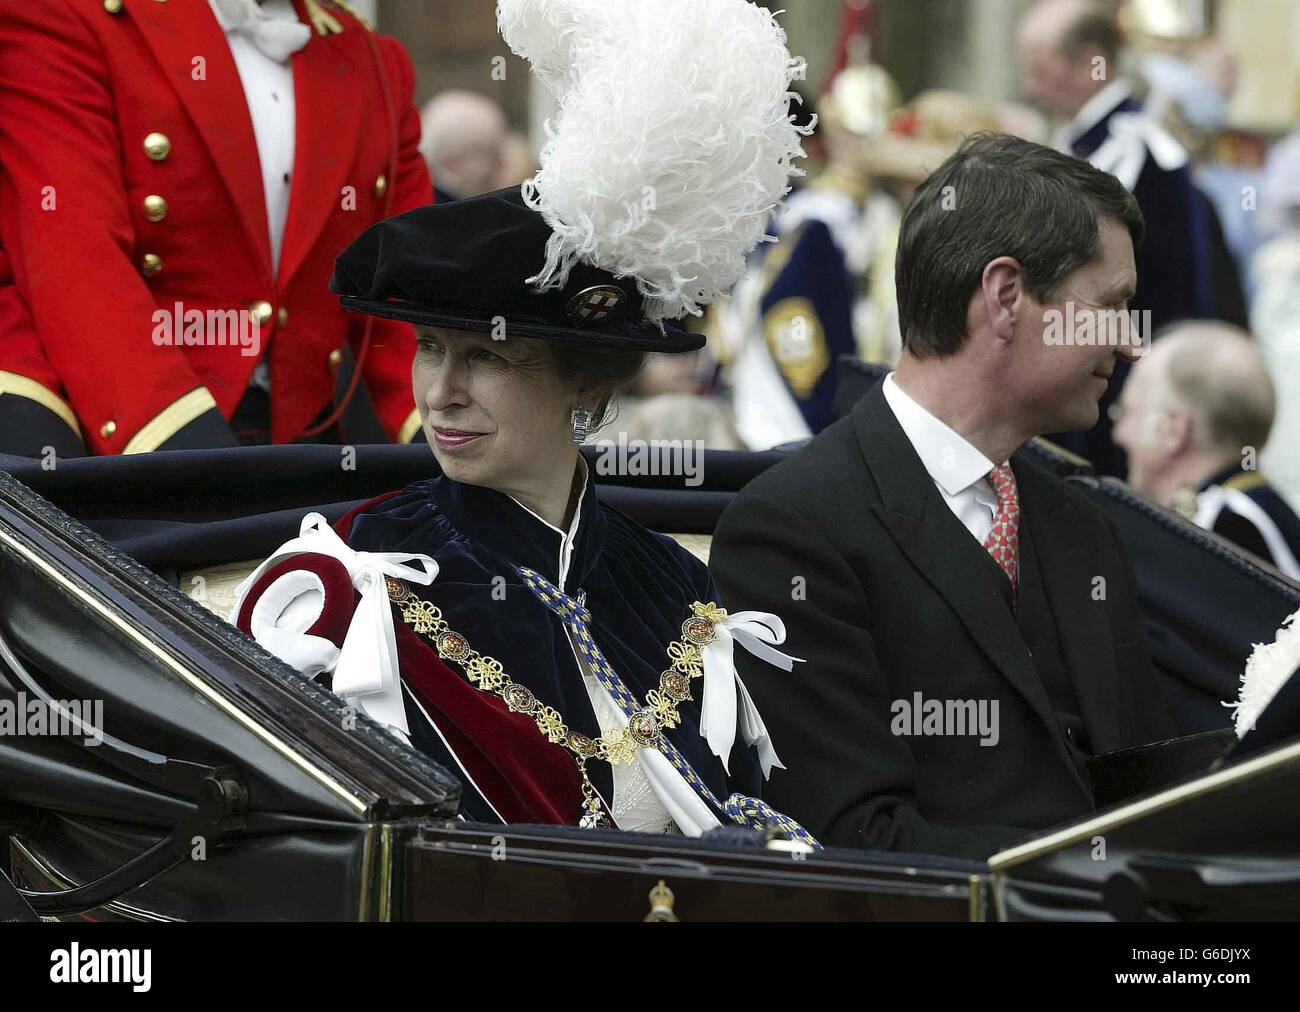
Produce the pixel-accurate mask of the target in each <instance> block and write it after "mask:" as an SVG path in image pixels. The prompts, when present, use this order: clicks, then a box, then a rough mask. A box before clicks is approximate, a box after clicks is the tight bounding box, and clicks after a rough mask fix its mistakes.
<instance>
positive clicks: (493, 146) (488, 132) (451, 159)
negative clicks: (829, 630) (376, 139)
mask: <svg viewBox="0 0 1300 1012" xmlns="http://www.w3.org/2000/svg"><path fill="white" fill-rule="evenodd" d="M420 124H421V140H420V153H421V154H423V155H424V160H425V161H426V162H427V163H428V165H429V171H430V172H431V173H432V174H433V178H434V179H435V180H436V181H437V185H436V193H437V202H438V203H440V204H441V203H443V202H444V201H447V200H458V199H460V198H462V197H473V196H476V195H478V194H480V193H489V192H491V191H492V190H495V189H498V183H499V180H500V178H501V173H502V169H503V167H504V162H505V158H506V145H507V142H508V139H509V136H510V133H509V129H508V126H507V124H506V114H505V111H504V110H503V109H502V108H501V106H500V105H498V104H497V103H496V102H494V101H493V100H492V99H490V98H488V97H487V96H486V95H480V94H478V93H477V92H474V91H464V90H462V89H459V88H453V89H449V90H447V91H440V92H439V93H438V94H436V95H434V96H433V98H431V99H429V101H428V102H427V103H426V104H425V106H424V109H423V110H422V111H421V113H420Z"/></svg>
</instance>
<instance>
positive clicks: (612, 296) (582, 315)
mask: <svg viewBox="0 0 1300 1012" xmlns="http://www.w3.org/2000/svg"><path fill="white" fill-rule="evenodd" d="M622 304H623V289H621V288H615V287H614V286H613V285H595V286H593V287H591V288H584V289H583V290H582V291H580V292H579V293H578V294H577V295H575V296H574V297H573V298H571V299H570V300H569V305H568V313H569V319H571V320H572V321H573V322H574V323H576V324H577V325H578V326H580V327H581V326H584V325H585V324H589V323H600V322H601V321H602V320H605V319H608V318H610V317H612V316H615V315H616V314H617V312H618V309H619V307H620V306H621V305H622Z"/></svg>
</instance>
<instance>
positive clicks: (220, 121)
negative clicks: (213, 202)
mask: <svg viewBox="0 0 1300 1012" xmlns="http://www.w3.org/2000/svg"><path fill="white" fill-rule="evenodd" d="M130 10H131V17H132V19H133V20H134V21H135V23H136V25H137V26H138V27H139V29H140V34H141V35H142V36H143V38H144V41H145V43H146V44H147V45H148V46H149V48H150V49H151V50H153V54H154V58H155V59H156V60H157V61H158V66H159V67H161V68H162V70H163V73H165V74H166V75H167V79H168V80H169V81H170V82H171V84H172V87H173V88H174V89H175V91H176V95H177V97H178V98H179V99H180V100H181V102H182V103H183V104H184V106H185V111H186V112H187V113H188V114H189V117H190V119H191V120H193V122H194V126H195V127H196V128H197V129H198V131H199V133H200V134H201V135H202V137H203V142H204V144H205V145H206V146H207V148H208V151H209V152H210V153H211V155H212V160H213V162H214V163H215V164H216V167H217V172H218V173H219V174H220V176H221V179H222V181H223V182H224V183H225V185H226V189H227V190H229V191H230V199H231V202H232V204H233V205H234V207H235V211H236V213H237V214H238V215H239V221H240V224H241V225H242V226H243V229H244V232H245V234H246V235H247V236H248V240H249V245H250V249H251V250H252V252H253V255H255V256H258V257H260V259H261V263H262V266H263V269H264V270H265V272H266V276H267V277H270V276H271V236H270V230H269V226H268V225H267V221H266V194H265V193H264V192H263V189H262V168H261V162H260V161H259V160H258V156H257V139H256V137H254V135H253V121H252V118H251V117H250V116H249V114H248V99H247V98H246V97H245V95H244V86H243V84H242V83H241V82H240V79H239V70H238V68H237V67H236V66H235V58H234V57H233V56H232V55H231V53H230V44H229V43H228V42H227V41H226V33H225V32H224V31H222V30H221V25H219V24H218V23H217V17H216V15H215V14H213V12H212V8H211V7H209V6H208V4H207V2H206V0H193V2H190V3H166V4H164V3H153V2H150V3H137V4H133V5H131V8H130ZM196 55H201V56H202V57H203V58H204V77H203V79H202V80H198V81H196V80H195V79H194V77H193V73H194V69H195V68H194V64H193V60H194V58H195V56H196ZM172 157H173V158H176V157H181V158H184V157H186V153H185V152H183V151H181V152H173V153H172Z"/></svg>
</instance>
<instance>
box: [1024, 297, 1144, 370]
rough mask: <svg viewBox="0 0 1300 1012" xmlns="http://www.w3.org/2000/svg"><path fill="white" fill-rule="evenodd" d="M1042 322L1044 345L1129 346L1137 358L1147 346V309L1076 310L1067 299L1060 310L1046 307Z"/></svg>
mask: <svg viewBox="0 0 1300 1012" xmlns="http://www.w3.org/2000/svg"><path fill="white" fill-rule="evenodd" d="M1043 323H1044V327H1043V343H1044V344H1051V345H1093V346H1101V345H1104V346H1106V347H1110V348H1133V349H1134V352H1133V353H1134V355H1136V356H1138V357H1140V356H1142V355H1144V354H1146V351H1147V349H1148V348H1150V347H1151V310H1149V309H1141V310H1138V309H1130V310H1123V309H1094V308H1092V307H1091V306H1089V307H1087V308H1084V309H1076V308H1075V304H1074V303H1073V302H1067V303H1066V304H1065V311H1064V312H1062V311H1061V310H1059V309H1049V310H1047V312H1045V313H1044V314H1043Z"/></svg>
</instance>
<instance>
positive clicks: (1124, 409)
mask: <svg viewBox="0 0 1300 1012" xmlns="http://www.w3.org/2000/svg"><path fill="white" fill-rule="evenodd" d="M1167 403H1168V399H1167V397H1166V390H1165V380H1164V356H1163V355H1162V354H1161V351H1160V348H1159V347H1158V346H1157V347H1156V348H1155V349H1154V350H1153V351H1152V353H1151V354H1150V355H1149V356H1147V357H1146V358H1144V359H1143V360H1142V361H1140V362H1138V363H1137V364H1136V365H1135V366H1134V367H1133V370H1132V372H1130V373H1129V376H1128V380H1127V381H1125V383H1124V389H1123V390H1122V391H1121V392H1120V395H1119V400H1118V401H1117V402H1116V405H1115V412H1114V413H1115V415H1116V416H1117V418H1116V422H1115V429H1114V433H1113V436H1112V438H1113V439H1114V440H1115V445H1116V446H1119V447H1122V448H1123V449H1124V450H1125V452H1127V454H1128V483H1129V484H1130V485H1131V486H1133V488H1134V489H1135V490H1136V491H1138V492H1140V493H1141V494H1142V495H1145V496H1148V497H1151V498H1158V496H1157V490H1158V487H1159V484H1160V480H1161V478H1163V476H1164V475H1165V474H1166V473H1167V472H1168V471H1169V469H1170V466H1171V464H1172V463H1173V462H1174V457H1175V456H1176V451H1177V447H1176V446H1175V445H1174V444H1173V442H1172V441H1171V440H1170V439H1169V438H1168V434H1167V426H1166V424H1165V423H1166V422H1167V421H1168V412H1167V411H1166V410H1165V405H1166V404H1167Z"/></svg>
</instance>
